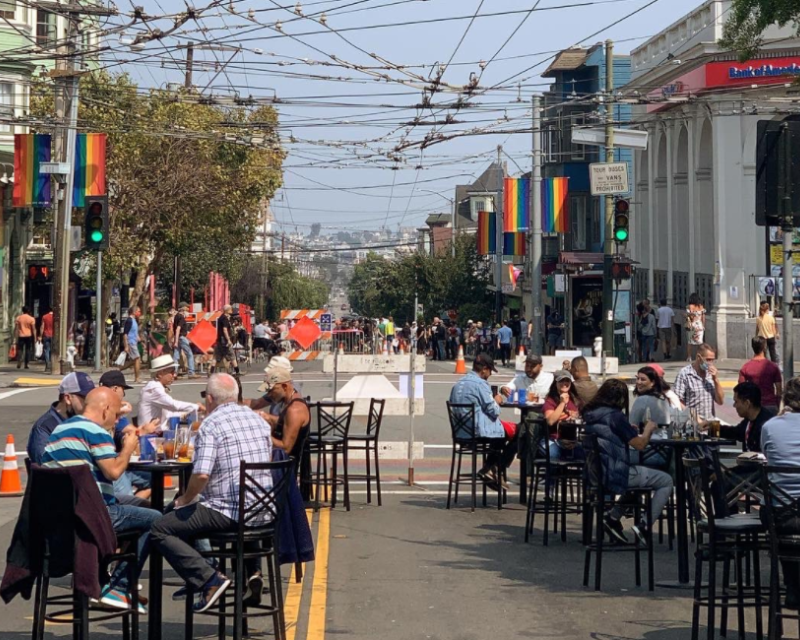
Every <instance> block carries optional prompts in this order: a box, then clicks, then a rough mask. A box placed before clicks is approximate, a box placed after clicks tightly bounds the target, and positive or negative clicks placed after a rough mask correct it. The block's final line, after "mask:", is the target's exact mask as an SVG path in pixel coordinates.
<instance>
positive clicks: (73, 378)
mask: <svg viewBox="0 0 800 640" xmlns="http://www.w3.org/2000/svg"><path fill="white" fill-rule="evenodd" d="M92 389H94V382H92V379H91V378H90V377H89V376H88V375H86V374H85V373H83V372H82V371H73V372H72V373H68V374H67V375H65V376H64V379H63V380H61V384H60V385H58V393H59V395H66V394H74V395H76V396H86V395H87V394H88V393H89V392H90V391H91V390H92Z"/></svg>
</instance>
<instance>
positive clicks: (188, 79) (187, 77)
mask: <svg viewBox="0 0 800 640" xmlns="http://www.w3.org/2000/svg"><path fill="white" fill-rule="evenodd" d="M193 70H194V45H193V44H192V43H191V42H190V43H189V44H187V45H186V72H185V73H184V75H183V86H184V87H185V88H186V89H187V90H188V91H191V90H192V71H193Z"/></svg>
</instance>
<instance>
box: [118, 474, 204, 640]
mask: <svg viewBox="0 0 800 640" xmlns="http://www.w3.org/2000/svg"><path fill="white" fill-rule="evenodd" d="M128 470H129V471H146V472H147V473H149V474H150V487H151V493H150V506H151V507H152V508H153V509H156V510H158V511H160V512H161V513H164V478H165V476H168V475H169V476H172V475H177V476H178V486H179V491H180V493H183V492H184V491H185V490H186V485H187V484H188V482H189V476H190V475H191V474H192V463H191V462H177V461H174V460H172V461H165V462H140V461H136V462H131V463H130V464H128ZM149 577H150V590H149V593H148V599H149V603H148V607H149V608H148V620H147V637H148V639H149V640H161V614H162V607H161V604H162V603H161V589H162V587H163V584H162V583H163V581H164V559H163V558H162V557H161V554H160V553H159V552H158V550H157V549H156V548H155V547H154V546H153V545H151V548H150V576H149Z"/></svg>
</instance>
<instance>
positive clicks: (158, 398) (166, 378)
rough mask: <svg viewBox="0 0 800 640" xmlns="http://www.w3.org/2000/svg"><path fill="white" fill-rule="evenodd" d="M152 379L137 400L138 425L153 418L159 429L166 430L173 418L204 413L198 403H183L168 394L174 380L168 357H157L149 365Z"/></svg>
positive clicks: (172, 362) (173, 366)
mask: <svg viewBox="0 0 800 640" xmlns="http://www.w3.org/2000/svg"><path fill="white" fill-rule="evenodd" d="M150 372H151V373H152V374H153V379H152V380H151V381H150V382H148V383H147V384H146V385H145V386H144V388H143V389H142V395H141V397H140V399H139V424H147V423H148V422H150V421H151V420H153V419H154V418H157V419H158V421H159V428H160V429H167V428H168V424H167V423H168V421H169V419H170V418H171V417H173V416H181V415H183V414H186V413H191V412H192V411H197V410H198V409H199V410H201V411H205V407H204V406H203V405H202V403H200V402H184V401H183V400H176V399H175V398H173V397H172V396H171V395H170V394H169V386H170V385H171V384H172V383H173V381H174V380H175V373H176V365H175V361H174V360H173V359H172V356H170V355H164V356H158V357H157V358H155V359H154V360H153V362H152V363H151V364H150Z"/></svg>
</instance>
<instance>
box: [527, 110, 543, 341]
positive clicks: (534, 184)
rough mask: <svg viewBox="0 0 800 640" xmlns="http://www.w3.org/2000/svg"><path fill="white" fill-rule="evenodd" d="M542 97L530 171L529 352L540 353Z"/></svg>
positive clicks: (535, 115) (535, 118) (535, 117)
mask: <svg viewBox="0 0 800 640" xmlns="http://www.w3.org/2000/svg"><path fill="white" fill-rule="evenodd" d="M541 130H542V98H541V96H539V95H534V96H533V172H532V174H531V209H532V211H531V247H530V252H529V253H530V256H531V258H530V259H531V327H532V330H531V353H535V354H540V355H541V354H542V353H543V342H542V337H543V336H544V331H543V330H542V317H543V313H542V135H541Z"/></svg>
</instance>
